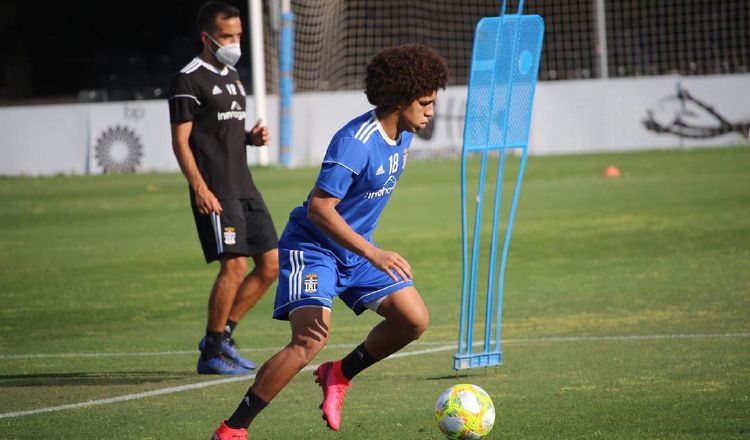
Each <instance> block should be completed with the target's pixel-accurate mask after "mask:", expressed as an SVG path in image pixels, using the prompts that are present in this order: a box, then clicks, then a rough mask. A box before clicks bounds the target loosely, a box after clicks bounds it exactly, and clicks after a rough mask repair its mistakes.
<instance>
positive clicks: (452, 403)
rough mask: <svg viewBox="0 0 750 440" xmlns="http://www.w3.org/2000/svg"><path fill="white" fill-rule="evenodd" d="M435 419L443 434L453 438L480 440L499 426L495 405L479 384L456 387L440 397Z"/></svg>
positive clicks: (455, 439)
mask: <svg viewBox="0 0 750 440" xmlns="http://www.w3.org/2000/svg"><path fill="white" fill-rule="evenodd" d="M435 417H437V420H438V426H439V427H440V431H442V432H443V434H444V435H445V436H446V437H448V438H449V439H451V440H465V439H479V438H482V437H484V436H485V435H487V434H488V433H489V432H490V430H491V429H492V425H494V424H495V405H493V404H492V399H491V398H490V396H489V394H487V392H485V391H484V390H483V389H482V388H480V387H478V386H476V385H471V384H460V385H454V386H452V387H450V388H448V389H447V390H445V391H444V392H443V394H441V395H440V397H438V400H437V404H436V405H435Z"/></svg>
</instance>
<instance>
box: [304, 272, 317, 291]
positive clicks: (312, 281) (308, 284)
mask: <svg viewBox="0 0 750 440" xmlns="http://www.w3.org/2000/svg"><path fill="white" fill-rule="evenodd" d="M317 291H318V275H317V274H314V273H309V274H307V275H305V292H306V293H315V292H317Z"/></svg>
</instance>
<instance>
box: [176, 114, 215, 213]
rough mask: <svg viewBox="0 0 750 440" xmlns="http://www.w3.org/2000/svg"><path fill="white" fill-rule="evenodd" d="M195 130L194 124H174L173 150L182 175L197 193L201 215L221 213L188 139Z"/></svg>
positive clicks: (197, 204)
mask: <svg viewBox="0 0 750 440" xmlns="http://www.w3.org/2000/svg"><path fill="white" fill-rule="evenodd" d="M192 130H193V122H192V121H187V122H180V123H177V124H172V150H173V151H174V155H175V157H176V158H177V162H178V163H179V164H180V169H181V170H182V174H184V175H185V178H186V179H187V181H188V184H189V185H190V187H191V188H193V192H195V205H196V207H197V208H198V211H199V212H200V213H201V214H208V213H211V212H215V213H217V214H219V213H221V204H220V203H219V200H218V199H217V198H216V196H214V193H212V192H211V190H209V189H208V185H206V181H205V180H203V176H201V173H200V171H199V170H198V165H197V164H196V163H195V156H193V151H192V150H191V149H190V144H189V143H188V139H189V138H190V132H191V131H192Z"/></svg>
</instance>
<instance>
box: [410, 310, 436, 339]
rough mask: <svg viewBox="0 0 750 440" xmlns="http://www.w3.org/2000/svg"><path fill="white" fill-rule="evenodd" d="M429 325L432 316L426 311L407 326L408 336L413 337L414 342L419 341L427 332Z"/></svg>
mask: <svg viewBox="0 0 750 440" xmlns="http://www.w3.org/2000/svg"><path fill="white" fill-rule="evenodd" d="M429 325H430V314H429V313H428V312H427V310H426V309H425V310H424V311H423V312H422V313H420V314H419V315H418V316H416V317H414V318H412V319H411V320H409V323H408V326H407V334H408V335H409V336H410V337H411V339H412V340H415V339H419V338H420V337H421V336H422V334H424V332H425V331H427V327H428V326H429Z"/></svg>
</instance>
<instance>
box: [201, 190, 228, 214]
mask: <svg viewBox="0 0 750 440" xmlns="http://www.w3.org/2000/svg"><path fill="white" fill-rule="evenodd" d="M195 206H196V207H197V208H198V212H200V213H201V214H210V213H212V212H215V213H217V214H221V211H222V208H221V203H219V199H217V198H216V196H215V195H214V193H212V192H211V191H210V190H208V189H206V190H203V191H197V192H196V193H195Z"/></svg>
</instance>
